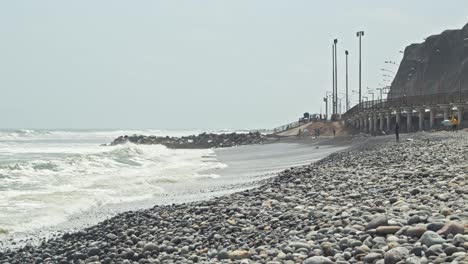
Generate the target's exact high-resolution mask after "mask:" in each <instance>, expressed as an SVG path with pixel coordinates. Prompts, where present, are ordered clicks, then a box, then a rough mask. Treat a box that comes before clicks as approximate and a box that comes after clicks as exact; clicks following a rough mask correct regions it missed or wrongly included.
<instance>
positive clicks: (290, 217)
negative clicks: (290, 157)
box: [0, 132, 468, 264]
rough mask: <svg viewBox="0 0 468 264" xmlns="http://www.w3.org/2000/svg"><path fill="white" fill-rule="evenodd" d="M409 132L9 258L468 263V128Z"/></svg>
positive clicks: (130, 215) (133, 214)
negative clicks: (245, 186)
mask: <svg viewBox="0 0 468 264" xmlns="http://www.w3.org/2000/svg"><path fill="white" fill-rule="evenodd" d="M401 140H402V142H400V143H394V138H393V137H392V136H384V137H378V138H367V139H364V140H357V141H358V142H355V144H353V146H351V147H350V149H348V150H344V151H341V152H337V153H334V154H331V155H329V156H327V157H326V158H324V159H322V160H320V161H318V162H315V163H313V164H311V165H304V166H299V167H294V168H290V169H286V170H284V171H282V172H280V173H278V175H276V176H275V177H273V178H270V179H268V180H266V181H265V182H264V184H263V185H262V186H260V187H259V188H252V189H248V190H244V191H240V192H236V193H233V194H230V195H224V196H220V197H215V198H212V199H210V200H206V201H197V202H190V203H185V204H177V205H166V206H154V207H152V208H151V209H146V210H139V211H129V212H126V213H123V214H119V215H117V216H115V217H113V218H111V219H109V220H105V221H103V222H101V223H99V224H97V225H95V226H92V227H89V228H87V229H84V230H81V231H79V232H77V233H73V234H65V235H64V236H63V237H61V238H57V239H56V240H52V241H48V242H46V243H44V244H42V245H41V246H39V247H27V248H25V249H23V250H22V251H21V252H11V251H8V250H7V251H6V252H4V253H0V260H2V261H5V260H7V261H13V260H18V261H24V262H29V261H38V260H40V261H46V260H51V261H57V262H59V261H62V262H63V263H68V262H70V261H79V260H86V261H87V262H93V261H100V262H102V263H112V262H118V263H131V261H138V262H139V263H159V262H169V263H171V262H183V263H185V262H188V263H192V262H199V261H201V262H220V261H226V262H229V261H233V262H240V261H244V262H249V261H253V262H265V263H266V262H268V261H273V262H271V263H300V262H303V263H309V264H310V263H349V262H351V263H353V262H358V261H364V262H366V263H384V260H385V263H397V262H398V261H406V263H408V261H410V262H409V263H427V262H428V261H435V262H436V263H442V262H444V261H446V262H451V261H460V260H461V261H463V259H465V258H466V256H467V255H466V252H467V249H468V237H467V236H466V235H463V234H464V233H465V229H466V227H467V224H468V203H466V201H467V197H468V190H467V188H466V183H467V182H468V178H467V177H468V175H466V171H467V170H468V168H467V165H466V160H467V159H468V157H467V153H466V151H465V150H464V149H466V147H467V146H468V137H467V135H466V133H446V132H441V133H416V134H407V135H402V138H401ZM407 140H408V141H407ZM449 161H450V162H449ZM44 252H47V254H44Z"/></svg>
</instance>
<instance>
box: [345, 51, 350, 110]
mask: <svg viewBox="0 0 468 264" xmlns="http://www.w3.org/2000/svg"><path fill="white" fill-rule="evenodd" d="M345 54H346V111H348V110H349V100H348V54H349V52H348V51H347V50H346V51H345Z"/></svg>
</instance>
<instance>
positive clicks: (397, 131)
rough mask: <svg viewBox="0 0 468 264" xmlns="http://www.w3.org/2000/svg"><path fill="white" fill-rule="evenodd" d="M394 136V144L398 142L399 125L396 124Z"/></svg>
mask: <svg viewBox="0 0 468 264" xmlns="http://www.w3.org/2000/svg"><path fill="white" fill-rule="evenodd" d="M395 136H396V142H400V125H399V124H398V123H396V125H395Z"/></svg>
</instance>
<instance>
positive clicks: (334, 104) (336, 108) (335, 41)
mask: <svg viewBox="0 0 468 264" xmlns="http://www.w3.org/2000/svg"><path fill="white" fill-rule="evenodd" d="M333 43H334V44H335V46H334V47H335V91H334V93H335V101H334V102H333V109H334V113H335V114H337V113H338V53H337V52H336V51H337V45H338V39H334V40H333Z"/></svg>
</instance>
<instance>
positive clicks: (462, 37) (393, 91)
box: [388, 24, 468, 98]
mask: <svg viewBox="0 0 468 264" xmlns="http://www.w3.org/2000/svg"><path fill="white" fill-rule="evenodd" d="M460 89H461V90H462V91H466V90H468V24H466V25H465V26H464V27H463V28H462V29H459V30H446V31H444V32H442V33H441V34H439V35H433V36H429V37H427V38H426V39H425V41H424V42H423V43H418V44H411V45H409V46H408V47H406V49H405V52H404V57H403V59H402V61H401V63H400V66H399V69H398V72H397V74H396V76H395V78H394V80H393V82H392V85H391V87H390V92H389V95H388V96H389V98H395V97H401V96H403V95H406V96H413V95H423V94H434V93H447V92H456V91H459V90H460Z"/></svg>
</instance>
